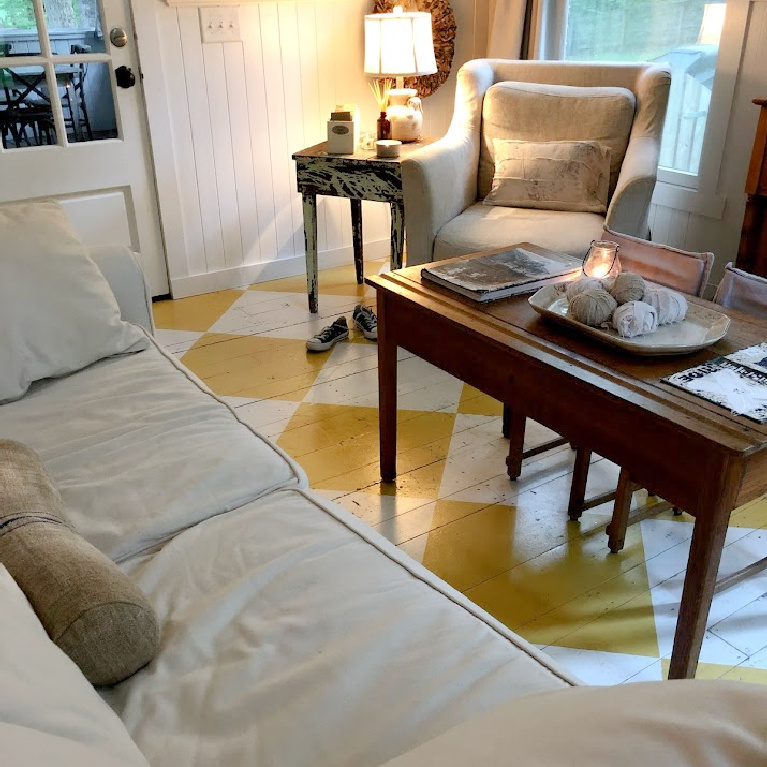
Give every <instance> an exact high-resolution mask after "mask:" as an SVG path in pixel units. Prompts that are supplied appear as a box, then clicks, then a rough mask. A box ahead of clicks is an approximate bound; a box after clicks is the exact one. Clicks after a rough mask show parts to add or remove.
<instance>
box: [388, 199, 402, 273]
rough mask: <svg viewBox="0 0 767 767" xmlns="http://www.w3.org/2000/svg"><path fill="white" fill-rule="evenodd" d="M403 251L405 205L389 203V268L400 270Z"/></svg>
mask: <svg viewBox="0 0 767 767" xmlns="http://www.w3.org/2000/svg"><path fill="white" fill-rule="evenodd" d="M404 250H405V204H404V203H403V202H393V203H391V268H392V269H402V254H403V252H404Z"/></svg>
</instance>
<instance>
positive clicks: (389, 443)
mask: <svg viewBox="0 0 767 767" xmlns="http://www.w3.org/2000/svg"><path fill="white" fill-rule="evenodd" d="M376 303H377V306H376V309H377V311H378V429H379V439H380V451H381V452H380V462H381V481H382V482H394V478H395V477H396V476H397V343H396V341H395V340H394V337H393V335H392V333H390V332H389V329H388V328H387V319H388V316H387V315H388V307H387V299H386V296H385V295H384V294H383V293H381V292H379V293H378V296H377V299H376Z"/></svg>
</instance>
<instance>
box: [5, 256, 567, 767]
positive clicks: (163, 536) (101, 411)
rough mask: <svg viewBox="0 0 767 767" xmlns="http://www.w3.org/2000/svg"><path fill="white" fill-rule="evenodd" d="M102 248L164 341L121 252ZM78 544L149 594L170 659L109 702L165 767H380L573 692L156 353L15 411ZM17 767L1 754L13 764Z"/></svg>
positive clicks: (120, 284)
mask: <svg viewBox="0 0 767 767" xmlns="http://www.w3.org/2000/svg"><path fill="white" fill-rule="evenodd" d="M91 255H92V257H93V258H94V260H96V262H97V263H98V265H99V266H100V268H101V270H102V273H103V274H104V275H105V276H106V277H107V279H108V281H109V282H110V284H111V286H112V288H113V290H114V293H115V295H116V296H117V298H118V300H119V304H120V308H121V311H122V315H123V318H124V319H126V320H129V321H131V322H134V323H137V324H140V325H142V326H143V327H144V328H145V329H147V330H148V331H151V330H152V318H151V305H150V303H149V300H148V298H147V294H146V289H145V285H144V282H143V279H142V276H141V271H140V269H139V267H138V265H137V263H136V261H135V259H134V257H133V255H132V254H131V253H130V252H129V251H128V250H126V249H124V248H99V249H96V250H93V251H91ZM0 438H4V439H13V440H18V441H20V442H23V443H25V444H27V445H29V446H30V447H32V448H33V449H34V450H35V451H37V452H38V454H39V455H40V456H41V458H42V459H43V461H44V463H45V465H46V468H47V469H48V471H49V472H50V474H51V475H52V477H53V480H54V482H55V484H56V486H57V487H58V489H59V490H60V491H61V494H62V496H63V499H64V502H65V505H66V511H67V514H68V516H69V518H70V520H71V521H72V522H73V523H74V525H75V526H76V527H77V529H78V530H79V531H80V532H81V533H82V535H83V536H84V537H85V538H86V539H87V540H88V541H90V542H91V543H93V544H94V545H95V546H96V547H98V548H99V549H100V550H102V551H103V552H105V553H106V554H107V555H108V556H109V557H111V558H112V559H113V560H114V561H116V562H117V563H118V564H119V566H120V568H121V569H122V570H123V571H124V572H125V573H127V574H129V576H130V577H131V578H133V579H135V581H136V582H137V583H138V584H139V586H140V587H141V588H142V589H143V591H144V592H145V593H146V594H147V595H148V597H149V599H150V601H151V602H152V605H153V607H154V608H155V610H156V612H157V615H158V618H159V622H160V625H161V645H160V651H159V654H158V656H157V657H156V658H155V660H154V661H153V662H152V663H150V664H149V665H148V666H147V667H145V668H144V669H142V670H141V671H139V672H138V673H137V674H136V675H135V676H133V677H132V678H130V679H128V680H127V681H125V682H123V683H122V684H120V685H118V686H116V687H114V688H112V689H105V690H103V691H102V694H103V697H104V698H105V699H106V700H107V701H108V702H109V703H110V705H111V706H112V707H113V709H114V710H115V711H116V712H117V714H118V715H119V717H120V719H122V721H123V723H124V725H125V727H126V728H127V730H128V732H129V734H130V736H131V737H132V738H133V739H134V741H135V742H136V743H137V744H138V746H139V748H140V749H141V751H142V752H143V754H144V755H145V756H146V758H147V760H148V761H149V763H150V764H151V765H152V766H153V767H191V766H192V765H199V767H210V766H211V765H216V766H217V767H245V765H248V766H250V765H266V764H273V765H278V766H279V767H294V766H296V767H298V766H299V765H306V766H307V767H308V766H309V765H311V766H312V767H322V766H324V765H327V766H328V767H330V766H331V765H332V766H333V767H341V766H342V765H349V767H352V766H353V767H366V766H367V765H370V767H374V765H379V764H382V763H384V762H386V761H387V760H388V759H391V758H393V757H395V756H397V755H399V754H402V753H404V752H406V751H408V750H409V749H411V748H413V747H415V746H417V745H419V744H420V743H423V742H424V741H426V740H427V739H429V738H431V737H432V736H435V735H437V734H439V733H441V732H443V731H445V730H447V729H448V728H450V727H451V726H453V725H455V724H457V723H459V722H462V721H464V720H467V719H469V718H470V717H472V716H474V715H476V714H478V713H480V712H482V711H484V710H486V709H490V708H491V707H494V706H496V705H498V704H502V703H505V702H507V701H510V700H511V699H513V698H516V697H518V696H521V695H527V694H530V693H537V692H543V691H549V690H557V689H561V688H566V687H568V686H570V685H573V684H575V680H573V679H572V678H571V677H570V676H568V674H567V673H565V672H564V671H563V670H562V669H560V668H558V667H557V666H556V665H555V664H554V663H552V662H551V661H550V660H549V659H548V658H546V657H545V656H544V655H543V654H542V653H540V652H538V651H537V650H535V649H534V648H532V647H531V646H530V645H528V644H527V643H526V642H524V641H523V640H521V639H520V638H518V637H517V636H515V635H514V634H513V633H511V632H510V631H509V630H508V629H506V628H505V627H504V626H503V625H501V624H499V623H498V622H497V621H495V620H493V619H492V618H491V617H490V616H489V615H487V614H486V613H484V612H483V611H482V610H480V609H479V608H477V607H476V606H475V605H473V604H472V603H471V602H469V601H468V600H467V599H465V598H464V597H463V596H462V595H461V594H459V593H457V592H455V591H454V590H452V589H451V588H450V587H449V586H447V585H446V584H445V583H443V582H441V581H440V580H439V579H438V578H436V577H435V576H434V575H432V574H431V573H429V572H428V571H427V570H425V569H424V568H423V567H421V566H420V565H418V564H417V563H415V562H413V561H412V560H410V559H409V558H408V557H407V556H406V555H404V554H402V553H401V552H400V551H399V550H398V549H397V548H396V547H394V546H392V545H390V544H389V543H388V542H387V541H386V540H384V539H383V538H382V537H380V536H379V535H378V534H377V533H375V532H374V531H372V530H371V529H370V528H369V527H368V526H366V525H365V524H363V523H362V522H360V521H359V520H357V519H356V518H355V517H354V516H352V515H351V514H349V513H348V512H346V511H345V510H344V509H342V508H341V507H339V506H337V505H334V504H329V503H326V502H325V501H323V500H322V499H320V498H319V497H317V496H315V495H313V494H312V493H311V491H309V489H308V487H307V481H306V477H305V475H304V473H303V471H302V470H301V468H300V467H299V466H298V465H297V464H296V463H295V462H293V461H292V460H291V459H290V458H289V457H288V456H287V455H286V454H285V453H283V452H282V451H281V450H280V449H279V448H277V447H275V446H274V445H273V444H271V443H270V442H268V441H267V440H266V439H264V438H263V437H261V436H259V435H258V434H257V433H255V432H254V431H252V430H251V429H250V428H249V427H248V426H246V425H244V424H243V423H241V422H240V421H239V420H238V419H237V416H236V414H235V412H234V411H232V410H231V409H230V408H229V407H228V406H227V405H226V404H224V403H223V402H222V401H220V400H219V399H218V398H216V397H215V396H214V395H213V394H212V393H211V392H210V391H209V390H208V389H207V388H206V387H205V386H204V385H203V384H202V383H201V382H200V381H199V380H198V379H197V378H195V376H194V375H193V374H191V373H190V372H189V371H187V370H186V369H185V368H184V367H183V366H182V365H181V364H179V363H178V362H177V361H176V359H175V358H174V357H173V356H171V355H169V354H167V353H165V352H164V351H163V350H162V349H161V348H160V347H159V346H158V345H157V344H156V343H154V342H152V343H151V345H150V347H149V348H148V349H146V350H145V351H141V352H138V353H136V354H129V355H121V356H116V357H110V358H107V359H104V360H101V361H99V362H97V363H95V364H93V365H91V366H89V367H87V368H85V369H83V370H81V371H79V372H76V373H73V374H71V375H69V376H66V377H63V378H58V379H53V380H46V381H40V382H37V383H35V384H33V385H32V386H31V388H30V389H29V391H28V392H27V394H26V395H25V396H24V397H23V398H21V399H19V400H16V401H13V402H9V403H6V404H3V405H2V406H0ZM0 761H2V758H0Z"/></svg>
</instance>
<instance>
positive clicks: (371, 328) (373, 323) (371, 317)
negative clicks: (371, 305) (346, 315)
mask: <svg viewBox="0 0 767 767" xmlns="http://www.w3.org/2000/svg"><path fill="white" fill-rule="evenodd" d="M352 319H353V320H354V324H355V325H356V326H357V330H359V331H360V333H362V335H363V336H365V338H367V339H368V340H369V341H377V340H378V320H377V319H376V313H375V312H374V311H373V310H372V309H368V307H367V306H362V304H358V305H357V306H355V307H354V311H353V312H352Z"/></svg>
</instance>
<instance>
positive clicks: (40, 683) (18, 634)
mask: <svg viewBox="0 0 767 767" xmlns="http://www.w3.org/2000/svg"><path fill="white" fill-rule="evenodd" d="M0 616H2V618H1V619H0V620H2V629H0V657H1V658H2V663H0V744H2V745H0V763H2V765H3V767H31V766H32V765H52V764H55V765H56V767H148V765H147V763H146V760H145V759H144V757H143V756H142V755H141V753H140V751H139V750H138V748H137V747H136V745H135V743H133V741H132V740H131V739H130V736H129V735H128V733H127V732H126V730H125V727H124V726H123V724H122V723H121V722H120V720H119V719H118V718H117V717H116V716H115V715H114V713H113V712H112V711H110V709H109V706H107V705H106V704H105V703H104V701H103V700H101V699H100V698H99V696H98V694H97V693H96V691H95V690H94V689H93V687H92V686H91V685H90V684H88V682H87V681H86V679H85V677H84V676H83V675H82V674H81V673H80V670H79V669H78V668H77V666H75V664H74V663H72V661H71V660H69V658H67V656H66V655H64V653H63V652H62V651H61V650H59V648H58V647H56V646H55V645H54V644H53V642H51V640H50V639H49V638H48V636H47V635H46V633H45V630H44V629H43V627H42V626H41V625H40V621H39V620H38V619H37V616H36V615H35V613H34V612H33V611H32V608H31V607H30V606H29V603H28V602H27V600H26V598H25V597H24V594H23V593H22V592H21V590H20V589H19V587H18V586H17V585H16V583H15V582H14V580H13V578H11V576H10V575H9V574H8V571H7V570H6V569H5V568H4V567H3V566H2V565H0Z"/></svg>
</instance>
